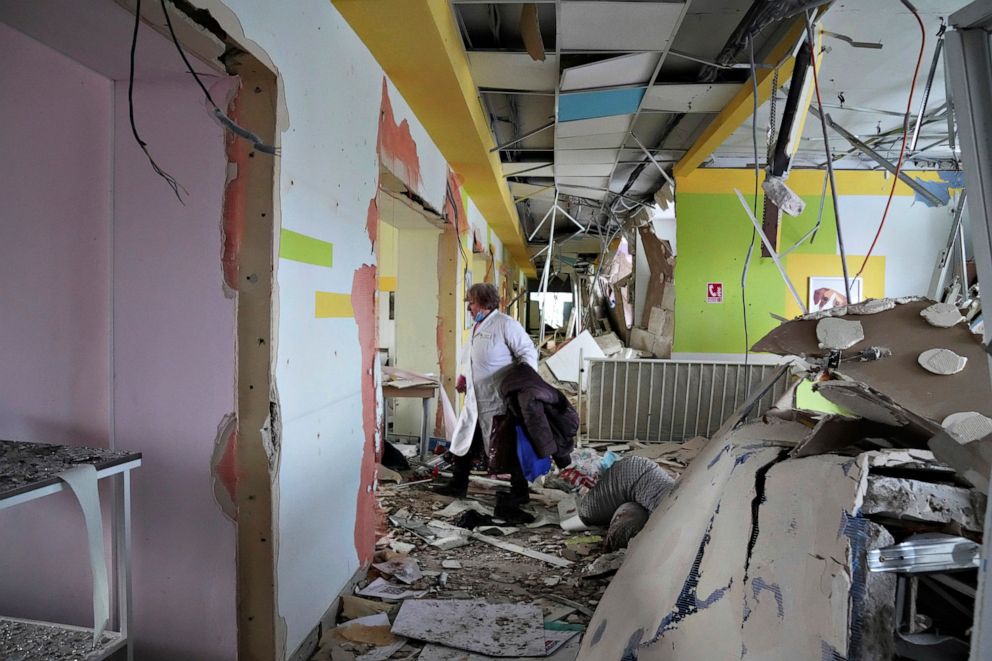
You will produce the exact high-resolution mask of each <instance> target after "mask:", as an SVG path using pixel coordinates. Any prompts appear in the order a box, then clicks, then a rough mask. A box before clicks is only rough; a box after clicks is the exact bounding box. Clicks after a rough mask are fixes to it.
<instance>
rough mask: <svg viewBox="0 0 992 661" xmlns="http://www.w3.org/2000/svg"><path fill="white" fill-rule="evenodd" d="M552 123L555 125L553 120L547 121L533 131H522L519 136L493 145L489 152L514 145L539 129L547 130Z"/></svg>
mask: <svg viewBox="0 0 992 661" xmlns="http://www.w3.org/2000/svg"><path fill="white" fill-rule="evenodd" d="M554 125H555V123H554V122H549V123H547V124H545V125H544V126H542V127H540V128H536V129H534V130H533V131H528V132H527V133H524V134H523V135H522V136H520V137H519V138H514V139H513V140H510V141H509V142H504V143H503V144H501V145H496V146H495V147H493V148H492V149H490V150H489V153H490V154H491V153H493V152H494V151H503V150H504V149H506V148H507V147H509V146H510V145H515V144H517V143H518V142H522V141H524V140H526V139H527V138H529V137H531V136H532V135H537V134H538V133H540V132H541V131H547V130H548V129H549V128H551V127H552V126H554Z"/></svg>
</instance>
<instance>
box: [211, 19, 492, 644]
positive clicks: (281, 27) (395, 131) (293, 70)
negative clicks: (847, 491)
mask: <svg viewBox="0 0 992 661" xmlns="http://www.w3.org/2000/svg"><path fill="white" fill-rule="evenodd" d="M194 4H196V5H197V6H199V7H202V8H205V9H208V10H210V12H211V14H212V15H213V16H214V18H216V19H217V20H218V21H219V22H220V23H221V25H222V26H223V28H224V29H225V30H227V31H229V32H230V33H231V34H232V35H238V39H239V41H240V42H241V43H243V44H246V45H247V46H249V47H252V48H257V49H258V51H259V52H257V53H254V52H253V54H254V55H256V56H257V57H259V58H260V59H263V60H264V61H271V63H272V67H273V70H275V71H276V72H277V73H278V76H279V83H280V91H281V97H282V98H281V100H280V101H281V102H280V115H279V122H278V123H279V126H280V128H281V129H282V133H281V138H280V147H281V156H280V159H279V170H280V178H279V181H278V182H277V188H278V191H279V199H280V203H279V207H278V208H277V211H276V215H277V216H278V218H279V219H281V231H282V233H283V241H282V246H283V247H285V246H288V245H289V243H288V242H287V241H286V236H287V232H290V233H292V234H291V235H290V236H292V238H293V240H294V242H295V244H296V245H300V243H302V244H304V245H306V246H310V247H312V248H314V250H316V252H317V253H319V254H322V255H330V257H328V258H327V259H320V260H314V259H307V258H306V255H307V254H308V253H307V252H306V251H304V252H303V253H302V254H301V253H299V252H295V251H290V250H283V249H281V250H280V255H279V257H280V259H279V260H278V264H277V266H276V287H277V291H278V317H277V320H276V322H275V323H276V335H277V337H278V345H277V346H278V349H277V351H276V357H275V381H276V382H277V383H278V387H279V397H280V404H281V409H282V425H283V426H282V437H281V454H280V463H279V466H278V469H277V470H278V474H277V476H275V479H276V480H277V483H276V486H275V489H276V491H277V492H278V509H277V512H276V517H275V518H276V521H277V524H276V526H277V535H276V543H277V547H278V555H277V566H276V572H275V574H276V575H275V584H276V591H277V595H278V604H277V609H278V614H277V615H278V617H279V618H280V619H281V620H282V621H283V622H284V624H285V649H284V650H283V651H284V653H286V654H289V653H291V652H292V651H293V650H295V649H296V648H297V647H298V645H299V644H300V643H301V642H302V641H303V639H304V638H305V636H306V635H307V634H309V632H310V630H311V629H312V628H313V627H314V626H315V625H316V624H317V622H318V620H319V619H320V618H321V616H323V614H324V612H325V611H326V609H327V608H328V606H329V605H330V604H331V602H332V601H333V600H334V598H335V597H336V595H337V593H338V591H339V590H341V589H342V588H343V587H344V585H345V584H346V583H347V581H348V580H349V579H350V578H351V576H352V575H353V574H354V573H355V571H357V570H358V569H359V567H360V565H361V563H362V562H363V560H367V559H368V558H369V555H370V553H371V550H372V549H371V544H372V542H373V541H374V536H373V534H374V529H375V524H376V519H375V512H374V507H373V505H374V501H373V499H372V489H373V488H374V480H375V463H376V462H375V457H376V455H377V454H378V452H379V450H380V447H381V444H380V441H379V438H378V434H379V430H378V420H379V418H378V415H379V412H380V409H381V396H380V395H379V393H378V390H377V388H376V386H377V383H378V378H377V375H376V374H375V373H374V369H373V365H374V356H375V353H374V349H375V347H376V342H377V339H376V335H377V333H376V324H375V315H376V308H377V307H378V310H379V312H380V313H381V312H382V309H383V300H382V299H380V300H379V302H378V306H377V305H376V300H375V298H376V293H375V289H376V287H375V283H376V270H375V264H376V258H375V238H376V228H377V225H378V213H379V211H378V209H377V205H376V204H375V198H376V194H377V190H378V186H379V168H380V165H381V166H382V167H384V168H386V169H388V170H389V172H390V173H392V174H393V175H395V176H396V177H397V178H399V179H400V180H401V182H402V183H403V184H404V185H405V186H406V187H407V188H408V189H409V190H410V192H411V193H413V194H415V195H416V196H418V197H419V198H420V199H422V200H423V201H424V203H425V205H427V206H429V207H431V208H433V209H437V210H440V209H444V208H445V205H446V200H447V195H446V192H447V184H448V181H449V170H448V167H447V164H446V163H445V161H444V159H443V157H442V156H441V154H440V152H439V151H438V150H437V148H436V147H435V146H434V144H433V142H432V141H431V139H430V137H429V136H428V135H427V133H426V132H425V130H424V129H423V127H422V126H421V125H420V124H419V122H417V120H416V118H415V117H414V116H413V115H412V112H411V111H410V109H409V106H408V105H407V104H406V103H405V101H404V100H403V99H402V97H401V96H400V95H399V94H398V93H397V92H396V90H395V88H393V87H392V85H391V84H389V83H388V81H385V80H384V78H383V73H382V69H381V68H380V67H379V66H378V64H376V62H375V60H374V59H373V58H372V56H371V54H370V53H369V52H368V50H367V49H366V48H365V46H364V45H363V44H362V43H361V41H360V40H359V39H358V37H357V36H356V35H355V34H354V32H353V31H352V30H351V28H350V27H349V26H348V25H347V23H346V22H345V21H344V20H343V19H342V18H341V16H340V15H339V14H338V12H337V11H336V10H335V9H334V8H333V7H332V6H331V4H330V3H327V2H307V3H300V4H299V5H298V6H294V9H293V11H286V10H285V8H284V7H282V6H280V5H278V4H263V3H257V2H252V1H250V0H227V1H226V2H223V3H222V2H220V0H197V1H196V2H195V3H194ZM241 35H243V38H242V36H241ZM456 189H457V185H456ZM454 197H455V198H456V199H458V200H467V198H465V197H464V196H462V195H461V192H460V191H459V190H455V191H454ZM467 206H469V208H470V211H469V213H468V214H467V216H468V217H469V218H471V217H472V216H473V213H472V212H471V209H472V208H474V205H472V204H471V203H470V202H469V203H468V205H467ZM465 215H466V214H463V218H464V217H465ZM474 216H475V217H476V219H477V220H476V221H473V222H475V223H476V225H477V226H479V227H481V228H482V229H484V230H486V231H485V232H483V233H482V235H481V236H482V237H483V238H484V237H486V236H487V234H488V231H487V230H488V228H486V227H485V223H484V222H483V223H479V222H478V219H479V218H480V217H479V215H478V212H477V211H476V212H475V213H474ZM466 229H467V225H466ZM467 235H468V233H466V236H464V237H463V241H464V243H463V245H464V246H467V249H468V250H471V243H470V240H469V239H468V238H467ZM500 253H501V248H500ZM315 262H317V263H315ZM425 268H428V269H429V270H430V271H432V272H433V271H434V268H432V266H431V265H425ZM461 300H462V298H461V296H458V297H457V305H458V306H459V308H461V307H463V305H462V303H461ZM459 323H461V319H459Z"/></svg>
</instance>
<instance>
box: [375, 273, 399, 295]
mask: <svg viewBox="0 0 992 661" xmlns="http://www.w3.org/2000/svg"><path fill="white" fill-rule="evenodd" d="M379 291H396V276H395V275H381V276H379Z"/></svg>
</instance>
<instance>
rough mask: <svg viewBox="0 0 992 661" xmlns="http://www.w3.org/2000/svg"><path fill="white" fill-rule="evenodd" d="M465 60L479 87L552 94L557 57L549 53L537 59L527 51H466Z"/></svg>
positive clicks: (556, 81)
mask: <svg viewBox="0 0 992 661" xmlns="http://www.w3.org/2000/svg"><path fill="white" fill-rule="evenodd" d="M468 61H469V67H470V68H471V69H472V78H473V79H474V80H475V84H476V85H478V86H479V87H480V88H482V89H500V90H517V91H524V92H551V93H554V91H555V85H556V84H557V83H558V58H557V57H556V56H555V55H553V54H551V53H548V54H547V55H546V56H545V60H544V61H543V62H541V61H536V60H532V59H531V57H530V55H528V54H527V53H498V52H489V51H470V52H469V53H468Z"/></svg>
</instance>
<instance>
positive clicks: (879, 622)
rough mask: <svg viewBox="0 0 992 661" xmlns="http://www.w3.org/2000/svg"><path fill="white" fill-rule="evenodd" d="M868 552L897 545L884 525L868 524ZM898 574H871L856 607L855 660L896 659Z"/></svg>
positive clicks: (866, 579)
mask: <svg viewBox="0 0 992 661" xmlns="http://www.w3.org/2000/svg"><path fill="white" fill-rule="evenodd" d="M865 542H866V543H865V552H870V551H872V550H875V549H881V548H884V547H886V546H890V545H891V544H894V543H895V538H894V537H892V535H891V534H890V533H889V531H888V530H886V529H885V528H884V527H883V526H881V525H879V524H877V523H874V522H869V523H868V526H867V530H866V540H865ZM897 584H898V578H897V577H896V575H895V574H889V573H877V572H868V573H867V574H866V575H865V586H864V592H863V596H862V598H861V599H860V602H859V603H858V605H857V606H856V607H857V608H858V611H859V613H858V615H857V617H858V620H859V621H860V622H861V630H860V634H861V635H860V636H858V638H857V640H856V642H855V644H854V645H853V651H854V652H855V653H853V654H851V658H853V659H892V658H894V657H895V645H896V641H895V635H894V633H895V630H896V616H895V606H896V586H897Z"/></svg>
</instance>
